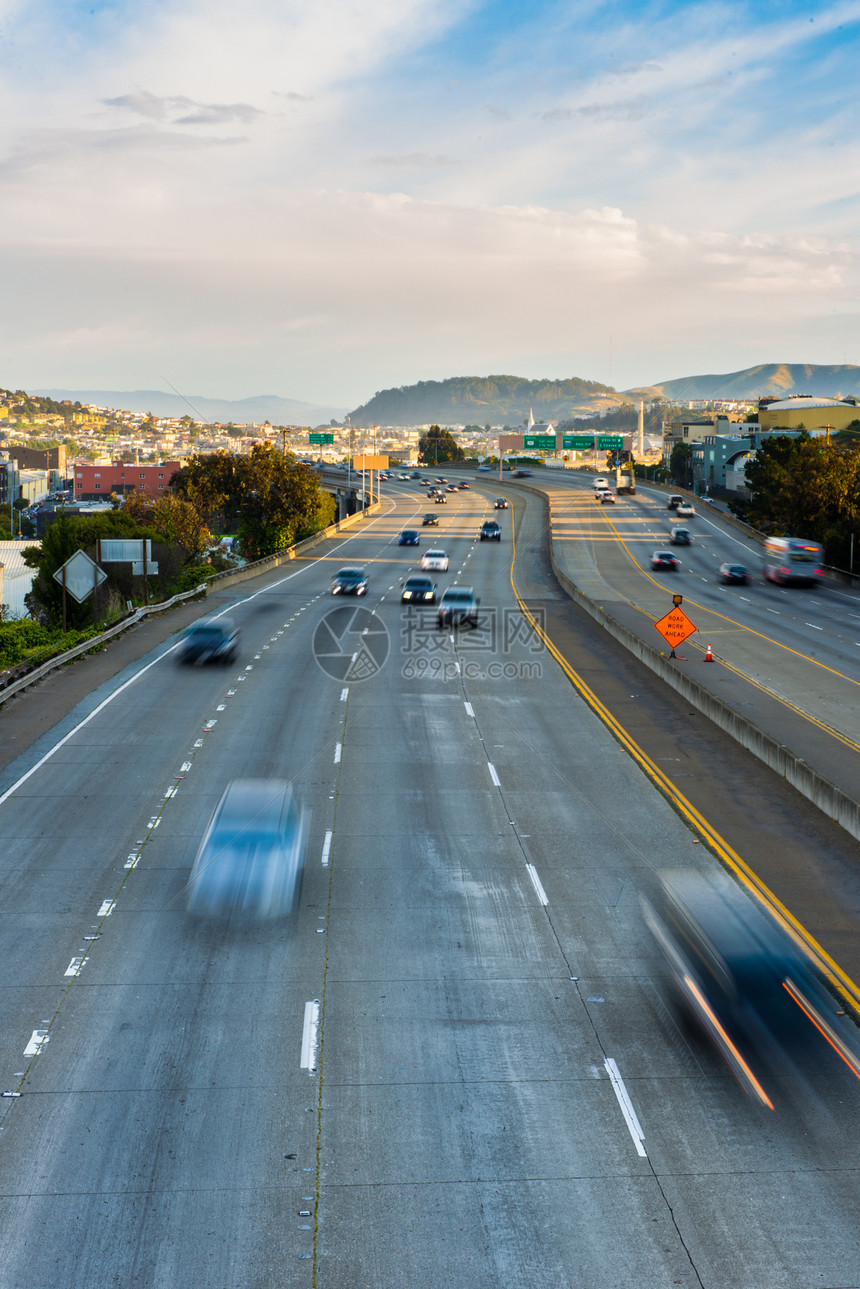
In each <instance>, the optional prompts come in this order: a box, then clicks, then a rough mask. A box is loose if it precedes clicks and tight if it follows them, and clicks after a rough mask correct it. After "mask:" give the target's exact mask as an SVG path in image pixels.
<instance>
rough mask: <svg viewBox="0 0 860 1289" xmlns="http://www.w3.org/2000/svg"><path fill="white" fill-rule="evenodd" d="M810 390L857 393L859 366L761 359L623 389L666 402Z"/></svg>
mask: <svg viewBox="0 0 860 1289" xmlns="http://www.w3.org/2000/svg"><path fill="white" fill-rule="evenodd" d="M791 394H811V395H813V396H814V397H816V398H848V397H850V396H852V395H853V396H855V397H857V396H860V367H857V366H853V365H852V364H850V363H842V364H839V365H832V366H827V365H824V364H821V365H818V366H815V365H813V364H811V363H762V365H761V366H760V367H745V368H744V370H743V371H732V372H728V373H726V374H725V375H722V376H684V377H681V378H680V379H678V380H667V381H663V383H662V384H660V385H646V386H643V387H642V388H641V389H629V390H625V395H626V396H627V397H628V398H631V399H639V398H665V399H668V400H669V402H675V401H680V402H686V401H687V400H688V399H714V398H728V399H733V398H734V399H756V398H764V397H766V396H768V395H772V396H776V397H777V398H788V397H789V395H791Z"/></svg>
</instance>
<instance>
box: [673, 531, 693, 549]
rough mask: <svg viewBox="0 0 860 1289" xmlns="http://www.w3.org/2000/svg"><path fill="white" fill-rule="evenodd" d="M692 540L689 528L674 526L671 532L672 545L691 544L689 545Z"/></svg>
mask: <svg viewBox="0 0 860 1289" xmlns="http://www.w3.org/2000/svg"><path fill="white" fill-rule="evenodd" d="M690 540H691V539H690V530H689V528H673V529H672V533H671V536H670V541H671V543H672V545H673V546H689V545H690Z"/></svg>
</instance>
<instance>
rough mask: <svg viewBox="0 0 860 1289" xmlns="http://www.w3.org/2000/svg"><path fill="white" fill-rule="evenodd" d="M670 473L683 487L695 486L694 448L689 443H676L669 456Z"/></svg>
mask: <svg viewBox="0 0 860 1289" xmlns="http://www.w3.org/2000/svg"><path fill="white" fill-rule="evenodd" d="M669 473H670V474H671V476H672V479H673V480H674V482H675V483H677V484H679V485H680V486H681V487H682V488H692V486H693V449H692V448H691V447H690V444H689V443H676V444H675V446H674V447H673V448H672V453H671V456H670V457H669Z"/></svg>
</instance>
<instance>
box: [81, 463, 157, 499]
mask: <svg viewBox="0 0 860 1289" xmlns="http://www.w3.org/2000/svg"><path fill="white" fill-rule="evenodd" d="M181 465H182V462H181V461H162V462H161V463H160V464H159V465H135V464H134V462H133V461H131V462H130V461H125V462H123V461H114V462H113V464H112V465H78V464H76V465H75V501H105V500H107V498H108V497H110V495H111V493H112V492H115V493H116V494H117V496H118V497H122V496H123V495H124V494H125V493H126V492H142V493H143V495H144V496H145V497H146V498H147V500H149V501H155V500H156V499H157V498H158V497H161V496H162V495H163V494H164V493H165V492H167V485H168V484H169V483H170V480H171V479H172V478H173V476H174V475H175V474H176V472H177V470H178V469H179V468H180V466H181Z"/></svg>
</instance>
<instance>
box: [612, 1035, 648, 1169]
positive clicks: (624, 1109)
mask: <svg viewBox="0 0 860 1289" xmlns="http://www.w3.org/2000/svg"><path fill="white" fill-rule="evenodd" d="M603 1068H604V1069H605V1070H606V1073H607V1074H608V1075H609V1077H610V1079H611V1080H612V1090H613V1092H614V1093H615V1096H616V1098H617V1099H618V1104H619V1105H620V1106H621V1113H622V1114H623V1115H624V1118H625V1120H626V1123H627V1127H628V1129H629V1130H630V1136H631V1137H632V1138H633V1144H634V1146H635V1147H636V1153H637V1155H641V1156H642V1158H643V1159H646V1158H647V1153H646V1150H645V1147H644V1146H643V1145H642V1142H643V1140H644V1138H645V1134H644V1133H643V1131H642V1126H641V1124H640V1123H639V1120H638V1119H637V1117H636V1111H635V1110H634V1109H633V1103H632V1102H631V1100H630V1097H629V1095H628V1092H627V1089H626V1087H625V1086H624V1080H623V1079H622V1077H621V1075H620V1074H619V1073H618V1066H617V1065H616V1064H615V1062H614V1061H613V1059H612V1057H611V1056H607V1058H606V1060H605V1061H604V1062H603Z"/></svg>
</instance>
